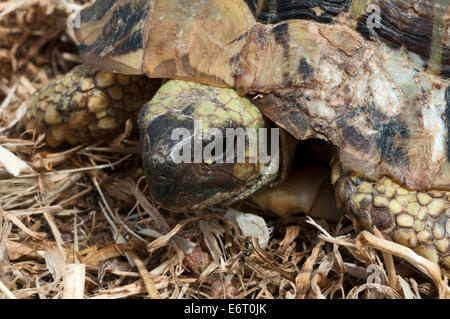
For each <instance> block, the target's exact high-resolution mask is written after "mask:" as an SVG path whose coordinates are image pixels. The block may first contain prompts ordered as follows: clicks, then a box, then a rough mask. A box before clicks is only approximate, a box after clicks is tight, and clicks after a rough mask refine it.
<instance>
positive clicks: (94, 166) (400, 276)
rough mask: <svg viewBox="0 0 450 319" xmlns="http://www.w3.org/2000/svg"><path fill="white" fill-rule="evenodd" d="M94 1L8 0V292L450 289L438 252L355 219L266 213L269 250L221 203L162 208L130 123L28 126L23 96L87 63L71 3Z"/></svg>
mask: <svg viewBox="0 0 450 319" xmlns="http://www.w3.org/2000/svg"><path fill="white" fill-rule="evenodd" d="M84 2H87V1H76V3H67V2H66V1H56V0H55V1H52V0H26V1H19V0H7V1H0V150H1V152H2V154H6V153H7V154H8V156H7V157H8V160H9V161H7V160H6V158H5V157H4V156H3V155H2V161H0V298H130V297H133V298H136V297H141V298H219V297H228V298H236V297H237V298H305V299H306V298H437V297H440V298H444V297H446V296H447V297H448V296H449V287H448V285H447V283H446V281H444V280H442V278H441V277H440V273H438V272H437V270H436V269H434V270H433V269H431V268H433V267H432V266H431V268H430V265H427V262H426V261H425V262H424V261H423V260H420V258H417V256H416V255H415V254H414V253H412V252H411V251H406V250H404V248H401V247H398V246H395V245H393V246H392V243H389V242H386V241H384V240H383V239H381V238H378V237H375V236H371V235H370V234H368V233H362V234H361V235H360V236H359V237H356V240H355V239H354V238H355V236H356V234H355V232H354V230H353V227H352V226H351V225H350V223H349V221H348V220H347V219H344V220H342V221H341V222H340V223H338V224H328V223H326V222H324V221H317V220H316V221H314V220H312V219H310V218H306V217H304V216H292V217H288V218H280V219H275V218H272V217H266V220H267V221H268V224H269V226H270V227H273V231H272V234H271V238H270V240H269V242H268V246H267V248H266V249H265V250H263V249H261V248H260V247H259V246H258V241H257V240H255V239H254V238H253V239H249V238H243V237H242V235H241V232H240V230H239V228H238V226H237V225H236V224H233V223H231V222H229V221H228V220H226V219H224V218H223V217H222V214H221V212H220V209H219V210H218V211H217V212H208V211H202V212H197V214H195V215H192V214H172V213H169V212H165V211H163V210H161V209H158V207H155V206H154V205H153V204H152V203H151V202H150V201H149V200H148V199H147V197H146V194H147V189H146V184H145V181H144V179H143V172H142V169H141V168H140V161H139V157H138V154H137V149H138V148H137V145H138V142H137V139H136V137H135V136H134V135H132V136H134V137H133V138H129V139H125V137H126V136H128V132H127V133H126V134H123V135H122V136H119V137H118V138H117V139H116V141H115V143H113V144H112V145H109V144H108V143H106V142H105V141H99V142H97V143H96V144H94V145H89V146H79V147H75V148H72V149H69V150H67V149H59V150H51V149H46V148H45V145H44V143H43V137H42V136H33V135H30V134H22V132H20V131H19V130H18V129H17V126H16V125H15V124H16V123H17V121H18V120H19V119H20V117H21V116H22V115H23V110H24V102H25V101H27V99H28V98H29V97H30V95H31V94H32V93H33V92H34V91H35V90H36V89H37V88H38V87H39V86H40V85H41V84H42V83H43V82H45V81H47V80H48V79H50V78H53V77H54V76H55V75H57V74H61V73H64V72H66V71H68V70H69V69H70V68H71V67H73V66H74V65H75V64H76V63H77V62H78V59H77V55H76V49H75V46H74V44H73V41H72V38H71V35H70V33H69V32H67V30H66V29H65V19H66V16H67V12H66V11H65V9H64V8H67V7H69V6H71V5H73V4H83V3H84ZM128 129H129V127H128ZM11 173H12V174H11ZM236 208H237V209H241V210H243V211H245V212H255V211H254V209H250V208H248V206H243V205H241V206H238V207H236ZM379 250H381V251H383V254H382V253H381V252H380V251H379ZM392 255H395V256H401V257H402V258H400V259H393V258H392ZM404 260H409V261H410V262H411V264H413V265H414V267H411V265H410V264H408V263H406V262H405V261H404ZM369 266H370V267H369ZM368 267H369V268H368ZM368 269H369V272H368ZM373 274H378V276H376V277H372V275H373ZM373 278H375V280H374V281H371V280H370V279H373Z"/></svg>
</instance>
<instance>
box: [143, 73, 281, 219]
mask: <svg viewBox="0 0 450 319" xmlns="http://www.w3.org/2000/svg"><path fill="white" fill-rule="evenodd" d="M139 128H140V135H141V155H142V161H143V167H144V171H145V174H146V177H147V183H148V185H149V188H150V193H151V195H152V197H153V199H154V200H155V202H157V203H159V204H160V205H161V206H162V207H164V208H166V209H169V210H171V211H184V210H195V209H201V208H203V207H206V206H209V205H213V204H217V203H232V202H235V201H237V200H240V199H243V198H246V197H248V196H249V195H250V194H252V193H253V192H255V191H256V190H258V189H259V188H260V187H262V186H263V185H266V184H268V183H270V182H271V181H273V180H274V179H276V177H277V176H278V174H279V170H278V166H279V153H278V150H279V148H280V146H279V134H278V129H277V128H270V127H269V122H268V121H267V120H266V119H265V118H264V117H263V115H262V113H260V112H259V110H258V109H257V108H256V107H255V106H254V105H252V104H251V103H250V101H249V100H248V99H247V98H244V97H240V96H239V95H237V93H236V92H235V91H233V90H231V89H224V88H216V87H211V86H206V85H202V84H198V83H193V82H185V81H176V80H175V81H169V82H167V83H166V84H164V85H163V86H162V87H161V88H160V90H159V91H158V92H157V93H156V95H155V96H154V97H153V99H152V100H151V101H150V102H148V103H147V104H146V105H144V106H143V108H142V109H141V112H140V114H139ZM269 138H270V142H269ZM267 145H269V146H270V150H268V149H267V148H266V146H267ZM262 146H264V147H262ZM269 152H270V154H269Z"/></svg>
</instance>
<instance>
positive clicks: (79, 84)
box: [22, 65, 160, 147]
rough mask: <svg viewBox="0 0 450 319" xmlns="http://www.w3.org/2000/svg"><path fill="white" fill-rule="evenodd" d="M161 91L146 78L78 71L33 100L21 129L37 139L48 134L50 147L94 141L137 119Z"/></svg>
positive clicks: (46, 87) (59, 79) (83, 68)
mask: <svg viewBox="0 0 450 319" xmlns="http://www.w3.org/2000/svg"><path fill="white" fill-rule="evenodd" d="M159 85H160V80H155V79H150V78H148V77H146V76H144V75H132V76H129V75H122V74H115V73H109V72H100V71H96V70H94V69H91V68H88V67H87V66H85V65H80V66H77V67H75V68H74V69H73V70H72V71H70V72H69V73H67V74H65V75H62V76H59V77H57V78H55V79H54V80H52V81H50V82H48V83H47V84H46V85H44V86H43V87H42V88H41V89H39V90H38V91H37V92H36V93H35V94H34V95H33V96H32V97H31V99H30V101H29V102H28V110H27V113H26V114H25V116H24V118H23V120H22V124H23V126H24V127H25V128H26V129H27V130H34V131H35V132H36V133H37V134H41V133H45V134H46V141H47V143H48V145H49V146H52V147H56V146H59V145H60V144H62V143H64V142H69V143H70V144H78V143H84V142H88V141H92V140H93V139H95V138H98V137H100V136H105V135H109V134H112V133H114V132H117V131H119V130H120V129H123V124H124V123H125V121H126V120H127V119H135V118H136V117H137V112H138V110H139V109H140V107H141V106H142V105H143V104H144V103H145V102H147V101H148V100H150V98H151V97H152V96H153V94H154V93H155V92H156V90H157V89H158V87H159Z"/></svg>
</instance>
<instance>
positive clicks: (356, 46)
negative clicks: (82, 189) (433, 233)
mask: <svg viewBox="0 0 450 319" xmlns="http://www.w3.org/2000/svg"><path fill="white" fill-rule="evenodd" d="M449 21H450V9H449V6H448V0H434V1H433V0H354V1H350V0H338V1H331V0H324V1H320V0H311V1H303V0H298V1H286V0H272V1H270V0H265V1H256V0H245V1H244V0H228V1H222V0H195V1H188V0H151V1H149V0H119V1H113V0H97V1H96V2H95V3H94V5H92V6H91V7H89V8H87V9H85V10H83V11H82V12H81V28H79V29H77V30H76V34H77V38H78V40H79V42H80V53H81V56H82V59H83V60H84V62H85V63H87V64H90V65H92V66H93V67H95V68H97V69H100V70H103V71H111V72H118V73H125V74H141V73H144V74H146V75H147V76H149V77H154V78H172V79H183V80H189V81H195V82H200V83H204V84H209V85H214V86H220V87H231V88H235V89H236V90H237V91H238V92H239V93H240V94H242V95H244V94H249V93H250V94H255V95H256V94H257V95H256V96H255V97H254V99H253V102H254V103H255V104H256V105H258V107H259V108H260V109H261V110H262V111H263V112H264V114H265V115H266V116H267V117H269V118H270V119H271V120H272V121H274V122H275V123H276V124H277V125H279V126H280V127H283V128H285V129H286V130H287V131H288V132H290V133H291V134H292V135H293V136H295V137H296V138H298V139H309V138H320V139H324V140H326V141H328V142H329V143H331V144H332V145H334V146H335V147H336V149H337V150H338V153H339V159H340V161H341V162H342V163H343V165H344V166H346V167H349V168H351V170H353V171H355V172H357V173H359V174H361V175H363V176H366V177H368V178H373V179H378V178H380V177H382V176H384V175H387V176H391V177H392V178H394V179H395V180H397V181H398V182H399V183H402V184H403V185H405V186H406V187H409V188H413V189H428V188H430V187H437V188H443V189H450V160H449V159H450V137H449V134H450V119H449V117H450V80H449V77H450V28H449V25H450V22H449Z"/></svg>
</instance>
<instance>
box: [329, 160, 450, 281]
mask: <svg viewBox="0 0 450 319" xmlns="http://www.w3.org/2000/svg"><path fill="white" fill-rule="evenodd" d="M331 179H332V183H333V184H334V186H335V190H336V195H337V197H338V199H339V201H340V202H341V203H342V204H343V205H344V206H345V209H346V211H347V212H348V213H349V214H350V215H351V216H352V217H353V218H354V220H355V221H356V222H357V224H359V225H361V226H362V227H364V228H366V229H369V230H371V229H373V227H377V228H378V229H379V230H380V231H381V232H382V233H383V234H384V235H386V236H387V237H388V238H391V239H392V240H393V241H395V242H397V243H399V244H401V245H404V246H407V247H409V248H412V249H413V250H414V251H415V252H416V253H418V254H419V255H421V256H423V257H425V258H427V259H429V260H431V261H433V262H435V263H438V264H440V265H441V266H442V269H443V271H444V272H445V273H447V274H450V192H448V191H442V190H435V189H431V190H428V191H425V192H419V191H415V190H409V189H406V188H403V187H401V186H400V185H398V184H397V183H395V182H393V181H392V180H391V179H389V178H387V177H383V178H381V179H379V180H378V181H370V180H368V179H366V178H363V177H360V176H357V175H355V174H354V173H352V172H351V171H349V170H346V169H344V168H342V167H341V166H340V165H339V164H338V163H335V164H334V165H333V169H332V175H331Z"/></svg>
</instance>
